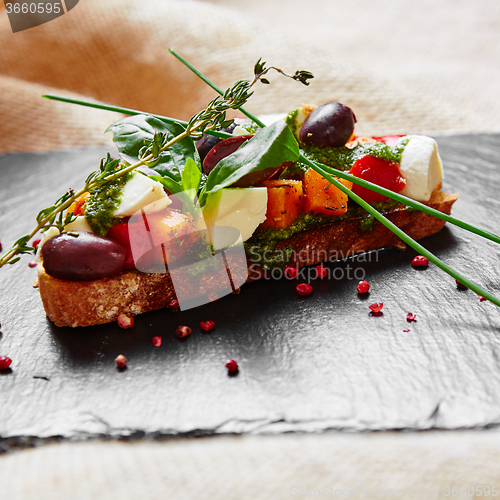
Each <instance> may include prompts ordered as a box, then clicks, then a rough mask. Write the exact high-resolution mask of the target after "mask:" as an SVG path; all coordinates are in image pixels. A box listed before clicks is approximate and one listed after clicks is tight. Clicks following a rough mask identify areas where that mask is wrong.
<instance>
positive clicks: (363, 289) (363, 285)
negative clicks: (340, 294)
mask: <svg viewBox="0 0 500 500" xmlns="http://www.w3.org/2000/svg"><path fill="white" fill-rule="evenodd" d="M356 290H357V291H358V293H368V292H369V291H370V284H369V283H368V281H365V280H363V281H360V282H359V283H358V286H357V287H356Z"/></svg>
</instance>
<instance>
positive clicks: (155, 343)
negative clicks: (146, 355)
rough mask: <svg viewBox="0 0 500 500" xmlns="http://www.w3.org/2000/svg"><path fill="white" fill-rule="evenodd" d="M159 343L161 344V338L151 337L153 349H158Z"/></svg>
mask: <svg viewBox="0 0 500 500" xmlns="http://www.w3.org/2000/svg"><path fill="white" fill-rule="evenodd" d="M161 342H162V338H161V337H153V345H154V346H155V347H160V346H161Z"/></svg>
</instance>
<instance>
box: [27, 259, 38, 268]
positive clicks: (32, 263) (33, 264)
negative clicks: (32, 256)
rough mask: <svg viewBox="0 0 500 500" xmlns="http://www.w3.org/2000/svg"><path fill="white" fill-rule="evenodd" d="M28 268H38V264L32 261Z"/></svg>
mask: <svg viewBox="0 0 500 500" xmlns="http://www.w3.org/2000/svg"><path fill="white" fill-rule="evenodd" d="M28 266H30V267H36V266H38V263H37V262H35V261H34V260H30V261H29V262H28Z"/></svg>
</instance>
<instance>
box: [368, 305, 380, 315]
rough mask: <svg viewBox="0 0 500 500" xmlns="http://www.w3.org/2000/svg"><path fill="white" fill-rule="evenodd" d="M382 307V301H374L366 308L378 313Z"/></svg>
mask: <svg viewBox="0 0 500 500" xmlns="http://www.w3.org/2000/svg"><path fill="white" fill-rule="evenodd" d="M383 307H384V303H383V302H375V304H371V305H369V306H368V308H369V309H370V311H371V312H372V313H373V314H380V313H381V311H382V308H383Z"/></svg>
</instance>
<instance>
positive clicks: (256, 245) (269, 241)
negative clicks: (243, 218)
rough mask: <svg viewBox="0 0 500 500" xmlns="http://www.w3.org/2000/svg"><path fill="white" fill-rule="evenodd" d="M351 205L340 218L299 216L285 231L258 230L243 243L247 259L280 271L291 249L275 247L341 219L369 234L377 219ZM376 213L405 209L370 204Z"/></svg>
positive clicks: (391, 203)
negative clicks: (352, 223) (300, 234)
mask: <svg viewBox="0 0 500 500" xmlns="http://www.w3.org/2000/svg"><path fill="white" fill-rule="evenodd" d="M350 203H351V206H350V207H349V208H348V209H347V212H346V213H345V214H344V215H340V216H337V217H328V216H326V215H321V214H304V213H303V214H301V215H299V217H297V219H296V220H295V222H294V223H293V224H292V225H291V226H289V227H287V228H286V229H275V228H262V229H257V231H255V233H254V234H253V235H252V237H251V238H250V239H249V240H247V241H246V242H245V249H246V251H247V255H248V258H249V259H250V260H251V262H253V263H257V264H260V265H261V266H262V267H264V268H266V269H272V268H276V267H278V268H283V267H285V265H286V264H287V263H288V262H289V260H290V258H291V253H292V251H293V246H292V245H288V246H287V247H284V248H281V247H280V248H277V245H278V243H279V242H281V241H284V240H287V239H288V238H291V237H292V236H295V235H296V234H299V233H301V232H303V231H306V230H308V229H313V228H318V227H321V226H325V225H332V224H336V223H338V222H340V221H342V220H345V219H350V218H357V219H358V223H359V228H360V230H361V231H362V232H368V231H371V230H372V229H373V227H374V225H375V223H377V220H376V219H375V218H374V217H373V216H372V215H370V214H369V213H368V212H367V211H366V210H364V209H363V208H361V207H360V206H359V205H357V204H355V203H353V202H350ZM371 206H372V207H373V208H375V209H376V210H377V211H379V212H381V213H384V212H387V211H389V210H392V209H399V210H406V209H408V207H406V206H405V205H403V204H402V203H398V202H397V201H394V200H389V201H385V202H377V203H372V204H371Z"/></svg>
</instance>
